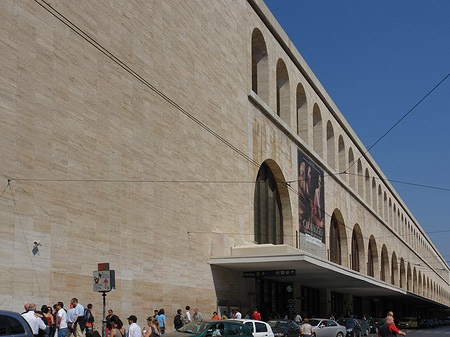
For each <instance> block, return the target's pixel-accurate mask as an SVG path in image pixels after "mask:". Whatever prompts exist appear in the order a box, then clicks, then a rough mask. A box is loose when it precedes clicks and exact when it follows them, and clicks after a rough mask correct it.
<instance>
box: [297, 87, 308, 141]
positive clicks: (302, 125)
mask: <svg viewBox="0 0 450 337" xmlns="http://www.w3.org/2000/svg"><path fill="white" fill-rule="evenodd" d="M306 103H307V102H306V93H305V89H304V88H303V85H302V84H301V83H299V84H298V85H297V134H298V135H299V136H300V137H301V138H302V139H303V140H304V141H305V142H306V143H308V130H309V127H308V126H309V123H308V106H307V104H306Z"/></svg>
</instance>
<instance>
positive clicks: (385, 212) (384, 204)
mask: <svg viewBox="0 0 450 337" xmlns="http://www.w3.org/2000/svg"><path fill="white" fill-rule="evenodd" d="M383 201H384V202H383V210H384V214H383V219H384V221H386V222H387V221H388V199H387V194H386V191H384V198H383ZM380 215H381V214H380Z"/></svg>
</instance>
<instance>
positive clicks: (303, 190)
mask: <svg viewBox="0 0 450 337" xmlns="http://www.w3.org/2000/svg"><path fill="white" fill-rule="evenodd" d="M298 195H299V197H298V213H299V214H298V215H299V228H300V233H304V234H306V235H307V236H310V237H312V238H314V241H320V242H322V243H325V226H324V224H325V205H324V200H325V197H324V188H323V170H322V169H320V168H319V166H317V165H316V164H315V163H314V162H313V161H312V160H311V159H310V158H309V157H307V156H306V155H305V154H304V153H303V152H302V151H300V150H298Z"/></svg>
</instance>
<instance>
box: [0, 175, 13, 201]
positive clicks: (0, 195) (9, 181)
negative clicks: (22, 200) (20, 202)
mask: <svg viewBox="0 0 450 337" xmlns="http://www.w3.org/2000/svg"><path fill="white" fill-rule="evenodd" d="M10 184H11V180H9V179H8V183H7V184H6V186H5V188H4V189H3V191H2V193H1V194H0V198H1V197H2V196H3V193H5V191H6V189H7V188H8V186H9V185H10Z"/></svg>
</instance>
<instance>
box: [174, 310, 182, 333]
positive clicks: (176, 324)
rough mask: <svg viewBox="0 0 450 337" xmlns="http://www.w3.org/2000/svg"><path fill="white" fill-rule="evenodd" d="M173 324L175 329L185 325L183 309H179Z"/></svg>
mask: <svg viewBox="0 0 450 337" xmlns="http://www.w3.org/2000/svg"><path fill="white" fill-rule="evenodd" d="M173 326H174V327H175V330H178V329H179V328H182V327H183V318H182V316H181V309H178V310H177V314H176V315H175V317H174V318H173Z"/></svg>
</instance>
